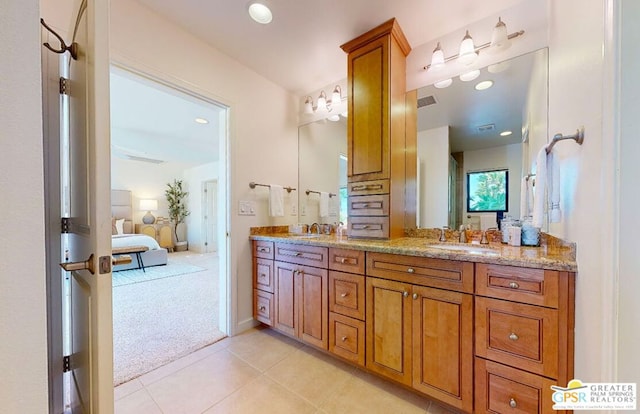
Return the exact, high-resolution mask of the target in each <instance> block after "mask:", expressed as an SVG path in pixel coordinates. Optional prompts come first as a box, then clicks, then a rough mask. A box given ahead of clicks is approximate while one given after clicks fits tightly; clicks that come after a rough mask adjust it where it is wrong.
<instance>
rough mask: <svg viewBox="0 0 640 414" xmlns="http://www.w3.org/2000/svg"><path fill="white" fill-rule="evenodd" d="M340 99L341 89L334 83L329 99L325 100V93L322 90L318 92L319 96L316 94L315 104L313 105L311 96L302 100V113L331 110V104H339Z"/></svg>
mask: <svg viewBox="0 0 640 414" xmlns="http://www.w3.org/2000/svg"><path fill="white" fill-rule="evenodd" d="M341 101H342V89H340V85H336V87H335V88H333V92H332V93H331V100H330V101H327V94H326V93H324V91H321V92H320V96H318V100H317V101H316V106H315V107H314V106H313V98H311V97H310V96H307V98H306V99H305V101H304V113H305V114H313V113H314V112H320V113H322V112H331V109H332V105H333V104H339V103H340V102H341Z"/></svg>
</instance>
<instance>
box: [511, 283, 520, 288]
mask: <svg viewBox="0 0 640 414" xmlns="http://www.w3.org/2000/svg"><path fill="white" fill-rule="evenodd" d="M509 287H510V288H511V289H518V288H519V287H520V285H519V284H517V283H516V282H511V283H509Z"/></svg>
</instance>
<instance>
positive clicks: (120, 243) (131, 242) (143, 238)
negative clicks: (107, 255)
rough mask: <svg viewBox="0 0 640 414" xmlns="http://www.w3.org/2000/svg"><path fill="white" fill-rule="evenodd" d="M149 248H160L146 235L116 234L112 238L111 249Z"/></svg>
mask: <svg viewBox="0 0 640 414" xmlns="http://www.w3.org/2000/svg"><path fill="white" fill-rule="evenodd" d="M129 246H147V247H148V248H149V250H157V249H159V248H160V245H159V244H158V242H157V241H156V240H155V239H154V238H153V237H149V236H147V235H146V234H114V235H112V236H111V247H112V248H117V247H129Z"/></svg>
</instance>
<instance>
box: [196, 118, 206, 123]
mask: <svg viewBox="0 0 640 414" xmlns="http://www.w3.org/2000/svg"><path fill="white" fill-rule="evenodd" d="M194 121H196V122H197V123H199V124H208V123H209V121H207V120H206V119H204V118H196V119H194Z"/></svg>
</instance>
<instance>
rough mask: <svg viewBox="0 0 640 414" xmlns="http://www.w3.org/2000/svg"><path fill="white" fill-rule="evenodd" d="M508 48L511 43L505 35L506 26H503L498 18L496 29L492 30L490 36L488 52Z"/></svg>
mask: <svg viewBox="0 0 640 414" xmlns="http://www.w3.org/2000/svg"><path fill="white" fill-rule="evenodd" d="M509 46H511V41H510V40H509V35H508V34H507V25H506V24H504V22H503V21H502V19H501V18H500V17H498V23H497V24H496V27H494V28H493V33H492V34H491V46H490V47H489V50H490V51H500V50H506V49H508V48H509Z"/></svg>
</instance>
